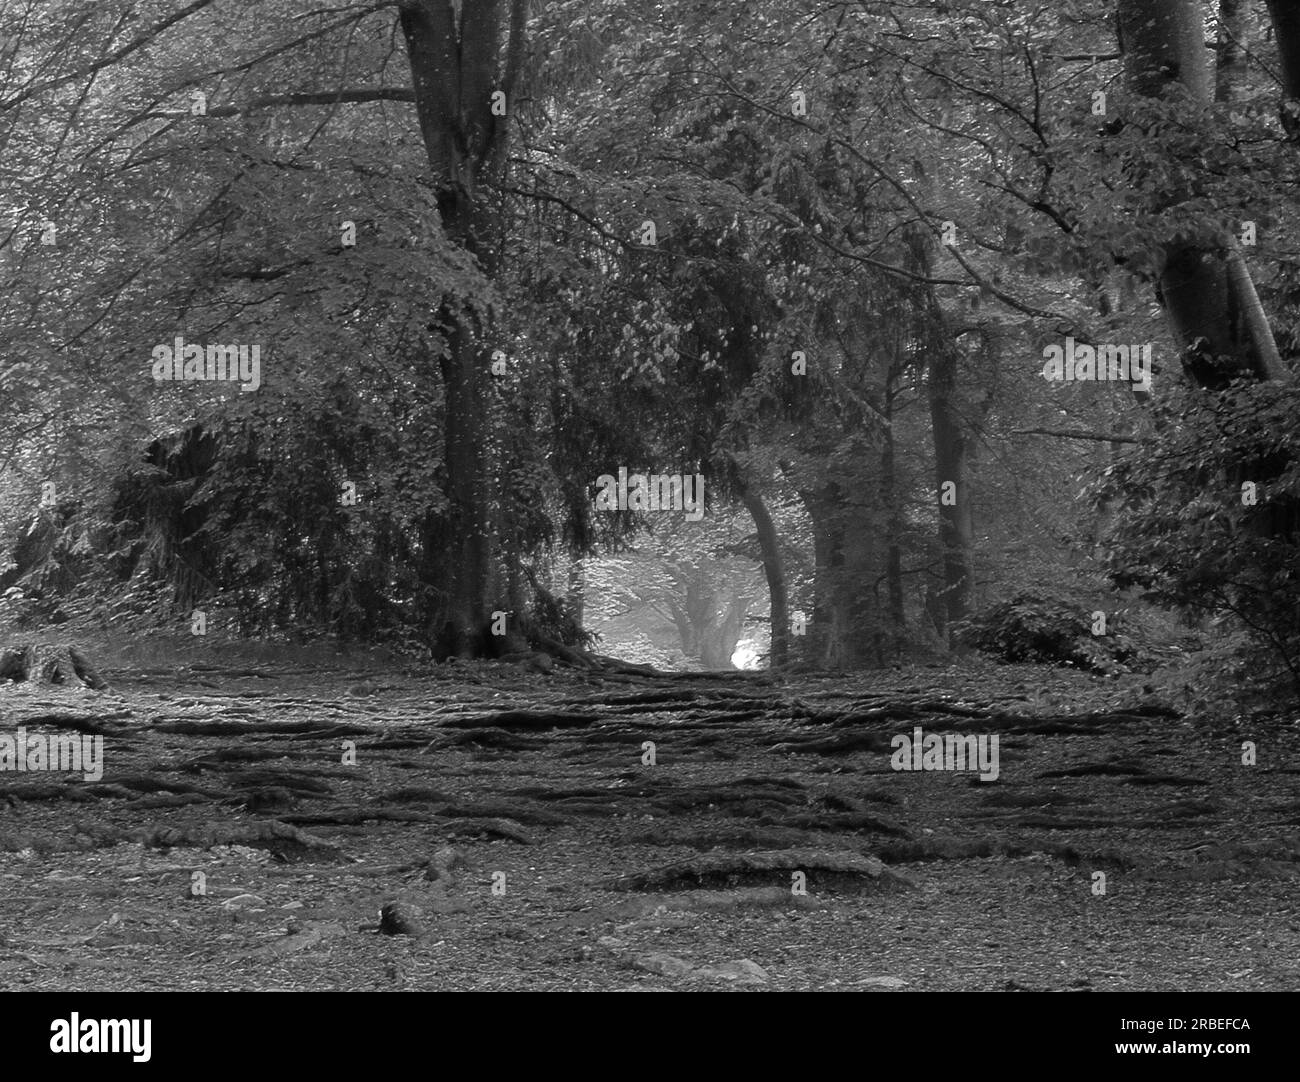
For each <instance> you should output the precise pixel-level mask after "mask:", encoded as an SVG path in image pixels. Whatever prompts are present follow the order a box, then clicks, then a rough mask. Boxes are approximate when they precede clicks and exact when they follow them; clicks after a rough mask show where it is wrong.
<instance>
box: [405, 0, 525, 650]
mask: <svg viewBox="0 0 1300 1082" xmlns="http://www.w3.org/2000/svg"><path fill="white" fill-rule="evenodd" d="M398 10H399V19H400V23H401V27H402V33H403V36H404V37H405V39H406V48H407V55H408V58H409V60H410V65H411V77H412V82H413V85H414V89H415V105H416V112H417V114H418V116H419V121H420V134H421V136H422V138H423V140H424V146H425V151H426V155H427V157H428V160H429V167H430V170H431V172H432V175H433V182H434V187H435V190H436V193H437V202H438V211H439V214H440V216H441V218H442V227H443V231H444V233H445V234H446V236H447V239H448V240H449V241H451V243H453V244H455V245H456V246H457V247H459V248H461V249H463V250H464V251H465V252H467V253H468V254H470V255H471V256H473V257H474V258H475V259H476V261H477V264H478V267H479V269H480V271H481V273H482V275H483V279H482V281H481V282H477V283H476V282H471V283H470V284H469V286H468V287H467V289H466V290H465V291H464V293H462V294H461V295H459V296H455V297H444V298H443V300H442V303H441V305H440V306H439V308H438V314H439V325H437V326H436V328H435V329H437V330H439V331H440V332H441V333H442V334H443V336H444V338H445V342H446V348H445V351H444V353H443V355H442V356H441V358H440V361H439V367H440V369H441V372H442V379H443V391H444V402H445V412H446V421H445V432H444V468H445V471H446V481H445V485H446V496H447V502H448V508H449V510H448V513H447V515H446V517H445V520H444V521H443V522H441V523H438V524H432V523H430V524H427V525H426V529H425V531H424V535H425V546H426V547H425V561H424V569H425V579H426V584H427V585H428V586H429V587H430V588H431V589H430V593H431V595H432V596H434V597H436V598H437V599H438V601H437V604H436V607H435V608H434V610H433V612H431V613H430V623H431V625H432V626H431V628H430V630H431V637H432V639H433V643H434V651H435V655H436V656H442V657H445V656H448V655H452V654H455V655H459V656H472V655H475V654H480V653H485V652H487V648H488V640H487V632H488V621H489V596H488V594H489V589H490V586H491V582H492V561H493V551H492V545H491V541H490V535H491V533H490V521H489V520H490V514H489V505H490V486H489V478H488V471H487V468H486V457H485V456H486V448H487V446H488V443H489V438H488V437H489V431H488V430H489V424H488V411H487V390H486V386H485V381H486V380H487V378H488V376H487V374H488V370H489V369H488V364H489V354H490V352H491V350H490V346H491V343H490V342H487V341H485V340H484V337H485V332H486V330H487V328H486V323H487V317H486V314H485V311H484V309H483V307H482V306H481V305H480V304H479V301H478V298H477V297H476V296H475V295H474V294H475V292H477V291H478V290H480V289H481V288H482V287H483V286H484V285H486V282H487V281H489V280H490V279H491V278H492V277H493V275H494V274H495V273H496V270H497V265H498V262H499V260H500V245H501V230H502V225H501V222H502V219H503V215H501V214H500V213H499V211H498V212H495V213H494V209H495V208H492V207H491V206H489V204H488V201H487V198H486V197H485V196H484V194H483V190H482V188H483V182H485V181H486V182H488V183H491V182H497V181H500V180H501V179H502V178H503V177H504V173H505V169H506V153H507V150H508V146H509V127H508V123H507V118H506V116H504V115H496V114H495V113H494V110H493V107H492V106H493V94H494V93H496V92H498V91H499V92H501V93H502V94H504V103H505V106H506V112H508V111H509V109H510V108H511V106H512V105H513V92H514V83H515V79H516V76H517V74H518V71H519V66H520V60H521V57H522V51H523V34H524V24H525V18H526V13H527V8H526V0H478V2H476V3H472V4H465V3H460V2H454V0H402V2H401V3H400V4H399V5H398ZM507 12H508V14H509V21H510V26H509V37H508V42H507V44H506V45H505V47H504V50H503V46H502V40H503V36H504V35H505V30H506V28H505V26H504V25H503V24H504V21H505V18H506V14H507ZM503 53H504V55H503Z"/></svg>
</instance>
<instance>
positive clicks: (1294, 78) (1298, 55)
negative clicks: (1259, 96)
mask: <svg viewBox="0 0 1300 1082" xmlns="http://www.w3.org/2000/svg"><path fill="white" fill-rule="evenodd" d="M1268 14H1269V17H1270V18H1271V19H1272V20H1273V36H1274V37H1275V38H1276V39H1277V55H1278V60H1279V62H1280V64H1281V67H1282V90H1283V93H1284V94H1285V96H1286V100H1285V102H1284V103H1283V108H1282V126H1283V127H1284V128H1285V129H1286V131H1287V134H1288V135H1290V136H1291V138H1292V139H1300V5H1297V4H1296V3H1295V0H1268ZM1288 106H1289V108H1288Z"/></svg>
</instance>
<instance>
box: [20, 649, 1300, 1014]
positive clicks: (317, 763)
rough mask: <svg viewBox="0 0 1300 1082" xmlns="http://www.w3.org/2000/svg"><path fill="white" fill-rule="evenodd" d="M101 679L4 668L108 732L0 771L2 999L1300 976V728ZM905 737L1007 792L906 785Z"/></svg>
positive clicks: (1012, 699) (899, 682) (583, 684)
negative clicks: (959, 748) (986, 754)
mask: <svg viewBox="0 0 1300 1082" xmlns="http://www.w3.org/2000/svg"><path fill="white" fill-rule="evenodd" d="M105 675H107V676H108V677H109V679H110V681H111V682H112V685H113V689H112V690H111V691H107V692H90V691H75V692H74V691H65V690H61V689H51V688H43V689H42V688H37V687H33V686H31V685H23V684H0V735H3V734H12V733H14V731H15V729H16V728H17V727H20V726H21V727H23V728H25V729H26V731H27V732H28V733H29V734H33V733H34V734H42V733H43V734H53V733H59V734H64V735H75V736H83V735H85V736H92V737H93V736H95V735H99V736H102V737H103V738H104V744H103V747H104V773H103V777H102V778H100V779H98V780H89V781H88V780H84V779H83V778H82V777H81V776H80V775H74V774H68V773H48V772H47V773H40V774H36V773H3V774H0V988H6V989H15V988H47V989H53V988H59V989H79V990H100V989H102V990H119V989H136V990H149V989H239V988H247V989H266V988H309V989H327V988H337V989H375V988H383V989H403V988H408V989H645V990H653V989H681V988H728V987H730V988H746V989H748V988H754V989H764V988H766V989H782V990H789V989H825V988H845V989H861V988H905V989H916V990H926V989H946V990H957V989H1016V988H1027V989H1085V988H1087V989H1097V990H1103V989H1125V990H1161V989H1204V990H1211V989H1238V990H1245V989H1296V988H1298V987H1300V903H1297V891H1296V886H1297V876H1298V874H1300V829H1298V825H1300V792H1298V791H1297V789H1298V783H1300V729H1298V728H1297V726H1296V725H1295V724H1284V725H1279V726H1276V727H1274V728H1273V729H1271V730H1270V731H1268V732H1240V731H1236V730H1233V729H1232V728H1230V727H1225V728H1223V729H1222V730H1211V729H1207V728H1205V727H1194V726H1192V725H1191V724H1189V723H1188V722H1187V721H1185V720H1183V719H1181V718H1179V717H1178V716H1176V715H1174V714H1173V712H1172V711H1169V710H1167V709H1165V708H1163V707H1162V706H1161V705H1160V704H1158V703H1152V702H1146V701H1144V700H1142V698H1141V696H1140V694H1138V695H1135V696H1132V697H1130V698H1129V699H1128V700H1126V701H1124V702H1123V703H1120V702H1117V697H1116V694H1115V691H1114V687H1113V685H1108V684H1105V683H1102V682H1098V681H1096V680H1093V679H1090V678H1087V677H1084V676H1081V675H1078V674H1074V673H1060V672H1052V671H1049V670H1044V669H1040V668H1035V669H1029V668H1025V669H1016V668H1001V669H991V668H980V667H966V668H951V669H946V670H944V669H919V670H916V671H915V672H912V673H906V672H903V673H891V674H889V675H888V677H883V678H882V677H881V676H879V675H871V676H867V677H862V678H847V679H846V678H842V677H837V678H834V679H832V678H814V677H808V678H798V679H791V680H787V681H779V682H778V681H772V680H770V679H768V678H766V677H764V676H753V677H735V676H732V677H727V678H717V679H713V678H708V677H694V678H676V679H652V678H640V677H626V676H625V677H621V678H619V679H617V680H610V679H600V678H597V677H595V676H592V675H590V674H578V673H574V672H571V671H567V670H566V671H557V672H556V673H554V674H550V675H537V674H525V673H523V672H521V671H519V670H518V669H516V668H514V667H512V666H500V665H498V666H492V665H483V666H445V667H442V668H440V669H438V670H435V671H433V672H419V673H417V672H407V673H401V672H398V671H388V672H372V673H361V672H343V673H340V672H339V671H338V670H337V669H325V668H312V667H286V666H279V667H269V666H268V667H262V668H257V669H248V668H234V667H229V668H220V667H209V668H206V669H200V668H186V669H183V670H179V671H178V670H176V669H174V668H166V669H156V670H145V671H140V670H134V671H127V672H106V673H105ZM917 726H919V727H921V728H922V730H923V732H924V733H948V734H973V735H980V734H996V735H997V736H998V737H999V742H1000V743H999V750H1000V772H999V777H998V779H997V780H996V781H995V782H982V781H980V780H978V779H977V778H976V777H975V776H974V775H973V774H972V773H969V772H966V773H962V772H924V771H923V772H901V771H895V770H893V769H892V768H891V764H890V758H891V742H890V741H891V738H892V737H893V736H895V735H909V736H910V735H912V734H913V732H914V729H915V728H916V727H917ZM1244 740H1253V741H1255V742H1256V744H1257V755H1258V762H1257V763H1256V765H1254V766H1246V765H1243V764H1242V742H1243V741H1244ZM647 742H649V743H652V744H653V745H654V748H653V751H654V760H655V762H654V765H647V764H646V763H644V762H643V759H646V758H648V749H647V748H646V747H645V745H646V744H647ZM353 747H354V748H355V763H354V764H353V763H352V762H351V761H350V750H351V749H352V748H353ZM345 759H349V761H348V762H345V761H344V760H345ZM196 873H197V874H196ZM1098 873H1101V874H1102V875H1104V891H1105V893H1104V894H1103V893H1100V889H1101V887H1102V886H1103V883H1102V880H1100V879H1098V878H1097V875H1098ZM800 876H802V880H801V879H800V878H799V877H800ZM801 882H804V883H806V894H800V893H799V892H798V887H799V885H800V883H801ZM385 907H386V908H385ZM381 908H383V909H384V912H385V916H384V918H383V921H382V924H383V928H382V929H381V928H380V927H379V926H380V924H381V919H380V916H379V913H380V911H381ZM385 933H396V934H385Z"/></svg>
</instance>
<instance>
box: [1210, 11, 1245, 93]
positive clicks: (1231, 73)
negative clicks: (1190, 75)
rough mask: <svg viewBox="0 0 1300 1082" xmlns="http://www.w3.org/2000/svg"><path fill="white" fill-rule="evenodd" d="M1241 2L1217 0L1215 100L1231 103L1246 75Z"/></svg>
mask: <svg viewBox="0 0 1300 1082" xmlns="http://www.w3.org/2000/svg"><path fill="white" fill-rule="evenodd" d="M1244 6H1245V5H1244V4H1243V3H1242V0H1219V32H1218V36H1217V38H1216V40H1215V44H1214V48H1215V60H1214V100H1215V101H1219V102H1230V101H1232V100H1233V99H1234V98H1235V97H1236V96H1237V88H1238V86H1240V85H1241V81H1242V79H1243V78H1245V75H1246V50H1245V48H1244V43H1245V31H1246V20H1245V18H1244V14H1245V13H1244V11H1243V10H1242V9H1243V7H1244Z"/></svg>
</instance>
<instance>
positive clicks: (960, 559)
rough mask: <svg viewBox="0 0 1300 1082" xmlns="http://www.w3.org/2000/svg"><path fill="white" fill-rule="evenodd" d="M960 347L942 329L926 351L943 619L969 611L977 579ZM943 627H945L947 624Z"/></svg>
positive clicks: (958, 617)
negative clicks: (928, 353)
mask: <svg viewBox="0 0 1300 1082" xmlns="http://www.w3.org/2000/svg"><path fill="white" fill-rule="evenodd" d="M934 318H935V319H936V320H938V319H940V318H941V314H940V313H939V312H937V311H936V312H935V314H934ZM959 353H960V351H959V350H958V349H957V347H956V345H955V343H953V342H952V341H951V339H949V338H947V337H946V336H945V335H944V334H943V333H942V330H941V329H940V330H939V333H937V334H935V336H934V342H933V346H932V352H931V356H930V378H929V391H930V423H931V426H932V429H933V433H934V476H935V481H936V484H937V488H936V493H935V498H936V499H937V500H938V501H939V547H940V548H941V550H942V552H943V582H944V591H943V597H944V605H943V612H944V616H945V624H946V625H947V624H952V623H953V622H954V621H956V620H961V619H964V618H965V617H966V616H967V615H968V614H969V612H970V603H971V591H972V589H973V587H974V582H975V574H974V570H973V560H972V552H973V550H974V546H975V517H974V513H973V508H972V506H971V495H970V489H969V486H968V484H967V481H966V455H967V438H966V432H965V427H964V425H963V422H962V417H961V411H960V410H959V409H958V404H957V360H958V356H959ZM949 485H950V486H951V487H948V486H949ZM945 491H946V492H948V493H950V494H951V495H950V496H949V497H948V498H945V495H944V494H945ZM943 630H944V631H945V632H946V631H947V627H946V626H945V627H944V629H943Z"/></svg>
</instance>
